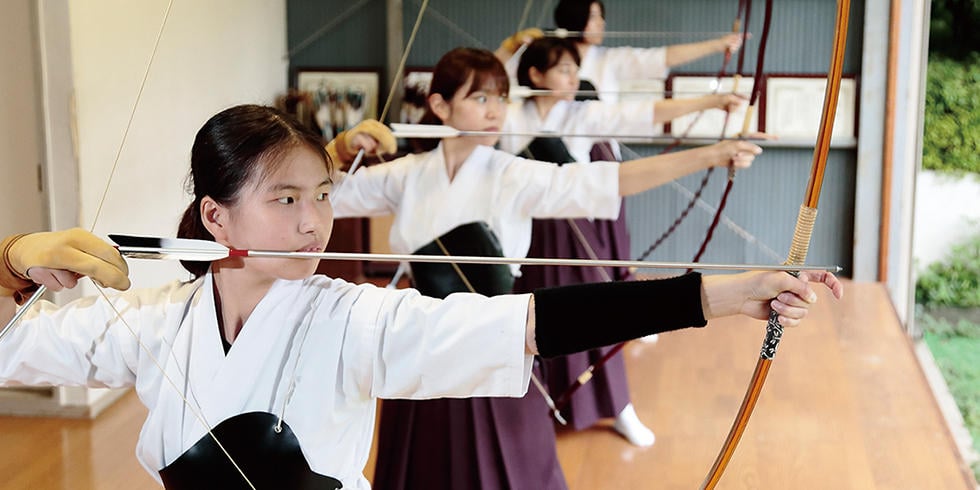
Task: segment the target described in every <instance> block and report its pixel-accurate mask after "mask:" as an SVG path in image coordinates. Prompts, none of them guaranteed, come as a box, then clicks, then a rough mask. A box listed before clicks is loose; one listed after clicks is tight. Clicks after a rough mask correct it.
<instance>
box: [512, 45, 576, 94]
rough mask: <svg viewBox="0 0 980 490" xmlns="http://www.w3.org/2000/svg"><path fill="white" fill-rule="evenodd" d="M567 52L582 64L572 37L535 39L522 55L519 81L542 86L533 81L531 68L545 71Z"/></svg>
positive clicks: (526, 85)
mask: <svg viewBox="0 0 980 490" xmlns="http://www.w3.org/2000/svg"><path fill="white" fill-rule="evenodd" d="M565 53H568V54H569V55H571V57H572V59H573V60H575V64H576V65H581V64H582V59H581V57H580V56H579V54H578V48H576V47H575V42H574V41H572V40H571V39H559V38H555V37H542V38H540V39H535V40H534V41H532V42H531V43H530V44H528V45H527V49H525V50H524V53H523V54H522V55H521V62H520V64H519V65H518V66H517V83H519V84H521V85H523V86H525V87H531V88H542V87H538V86H535V85H534V83H533V82H532V81H531V68H537V70H538V71H539V72H541V73H544V72H546V71H548V70H550V69H552V68H554V67H555V65H557V64H558V62H559V61H560V60H561V57H562V55H563V54H565Z"/></svg>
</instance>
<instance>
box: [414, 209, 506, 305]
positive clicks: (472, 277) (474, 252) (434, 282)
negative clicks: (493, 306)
mask: <svg viewBox="0 0 980 490" xmlns="http://www.w3.org/2000/svg"><path fill="white" fill-rule="evenodd" d="M440 245H441V246H440ZM444 249H445V250H444ZM413 255H469V256H475V257H503V256H504V254H503V251H502V249H501V247H500V241H499V240H498V239H497V235H495V234H494V233H493V231H492V230H490V226H489V225H487V224H486V223H484V222H482V221H476V222H473V223H466V224H463V225H459V226H457V227H456V228H453V229H452V230H450V231H448V232H446V233H445V234H444V235H442V236H440V237H439V238H436V239H435V240H433V241H431V242H429V243H427V244H426V245H424V246H423V247H422V248H420V249H418V250H416V251H415V252H413ZM410 265H411V267H412V280H413V281H414V283H415V284H414V285H415V289H418V290H419V292H421V293H422V294H424V295H426V296H432V297H433V298H445V297H446V296H449V295H450V294H451V293H461V292H470V288H469V286H467V282H469V284H470V285H472V286H473V290H474V291H476V292H477V293H480V294H483V295H486V296H495V295H498V294H506V293H509V292H510V291H511V289H513V288H514V275H513V274H511V272H510V266H508V265H503V264H438V263H437V264H432V263H423V262H411V263H410ZM454 266H455V267H454ZM456 267H458V268H459V270H458V271H457V270H456ZM464 278H465V280H464Z"/></svg>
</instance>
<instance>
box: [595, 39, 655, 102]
mask: <svg viewBox="0 0 980 490" xmlns="http://www.w3.org/2000/svg"><path fill="white" fill-rule="evenodd" d="M669 72H670V69H669V68H668V67H667V48H665V47H657V48H633V47H628V46H624V47H615V48H608V47H605V46H594V45H593V46H589V48H588V49H587V50H586V51H585V56H583V57H582V65H581V66H580V67H579V71H578V76H579V78H581V79H582V80H588V81H590V82H592V85H594V86H595V88H596V89H597V90H602V91H614V92H615V91H618V90H620V85H619V82H620V81H621V80H642V79H648V78H667V74H668V73H669ZM599 99H600V100H602V101H603V102H616V101H617V100H619V94H617V93H608V92H605V93H601V94H599Z"/></svg>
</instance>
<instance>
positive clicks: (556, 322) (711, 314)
mask: <svg viewBox="0 0 980 490" xmlns="http://www.w3.org/2000/svg"><path fill="white" fill-rule="evenodd" d="M812 283H821V284H823V285H825V286H826V287H827V288H828V289H830V291H831V293H832V294H833V295H834V297H835V298H838V299H840V298H841V297H842V296H843V294H844V288H843V286H842V285H841V283H840V281H839V280H838V279H837V277H835V276H834V275H833V274H831V273H829V272H822V271H804V272H802V273H801V274H800V276H799V278H796V277H793V276H792V275H789V274H786V273H784V272H746V273H742V274H733V275H713V276H707V277H703V278H702V276H701V275H700V274H697V273H695V274H686V275H683V276H679V277H673V278H669V279H660V280H655V281H628V282H615V283H603V284H581V285H577V286H566V287H559V288H549V289H539V290H537V291H535V292H534V295H533V296H532V297H531V301H530V302H529V304H528V313H527V328H526V334H525V335H526V337H525V343H526V345H525V350H526V351H527V352H528V353H530V354H541V355H543V356H545V357H550V356H556V355H563V354H570V353H572V352H578V351H581V350H586V349H590V348H595V347H601V346H604V345H610V344H614V343H618V342H623V341H626V340H630V339H634V338H639V337H642V336H645V335H649V334H653V333H660V332H666V331H670V330H677V329H680V328H686V327H692V326H694V327H701V326H704V325H705V324H706V323H707V320H709V319H711V318H718V317H722V316H730V315H736V314H742V315H746V316H749V317H751V318H756V319H762V320H764V319H766V318H768V314H769V308H772V309H773V310H775V311H776V312H777V313H779V321H780V323H781V324H783V326H786V327H795V326H797V325H799V324H800V321H801V320H802V319H803V318H804V317H806V315H807V313H808V312H809V309H810V306H811V305H813V304H814V303H815V302H816V301H817V295H816V293H815V292H814V290H813V288H812V287H811V284H812ZM638 309H642V310H644V311H649V312H656V313H654V314H655V315H657V316H656V317H654V318H652V320H654V321H643V322H639V321H637V320H636V318H635V317H636V310H638Z"/></svg>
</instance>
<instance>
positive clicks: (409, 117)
mask: <svg viewBox="0 0 980 490" xmlns="http://www.w3.org/2000/svg"><path fill="white" fill-rule="evenodd" d="M431 83H432V68H406V69H405V76H404V77H402V89H403V90H404V96H403V97H402V110H401V114H400V115H399V118H398V122H402V123H411V124H415V123H418V122H419V121H420V120H421V119H422V116H423V115H424V114H425V110H426V108H427V107H428V103H427V102H426V99H427V98H428V97H429V85H430V84H431Z"/></svg>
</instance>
